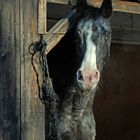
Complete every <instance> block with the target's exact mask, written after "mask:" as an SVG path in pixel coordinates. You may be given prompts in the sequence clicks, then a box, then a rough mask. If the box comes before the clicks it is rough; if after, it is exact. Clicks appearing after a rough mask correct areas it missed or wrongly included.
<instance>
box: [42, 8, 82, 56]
mask: <svg viewBox="0 0 140 140" xmlns="http://www.w3.org/2000/svg"><path fill="white" fill-rule="evenodd" d="M78 17H79V15H78V14H77V13H76V10H75V9H74V10H72V11H70V13H69V14H68V15H67V16H66V17H64V18H62V19H61V20H59V21H58V23H57V24H55V26H53V28H52V29H51V30H50V31H49V32H48V33H47V34H46V35H45V36H44V40H45V41H46V43H47V48H46V51H45V52H46V55H47V54H48V53H49V52H50V51H51V50H52V49H53V48H54V47H55V45H56V44H57V43H58V42H59V41H60V40H61V39H62V37H64V35H65V34H66V33H67V31H68V30H70V29H71V28H72V27H73V26H74V25H75V23H76V21H77V20H78Z"/></svg>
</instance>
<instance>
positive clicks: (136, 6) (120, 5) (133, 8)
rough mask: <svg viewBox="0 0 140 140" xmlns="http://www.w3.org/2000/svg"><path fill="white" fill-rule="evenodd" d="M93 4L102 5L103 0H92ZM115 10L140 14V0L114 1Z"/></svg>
mask: <svg viewBox="0 0 140 140" xmlns="http://www.w3.org/2000/svg"><path fill="white" fill-rule="evenodd" d="M90 1H91V2H90V3H91V5H95V6H96V7H100V6H101V3H102V0H90ZM112 3H113V10H114V11H120V12H128V13H134V14H140V3H138V2H128V1H120V0H117V1H113V2H112Z"/></svg>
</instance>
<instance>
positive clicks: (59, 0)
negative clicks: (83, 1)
mask: <svg viewBox="0 0 140 140" xmlns="http://www.w3.org/2000/svg"><path fill="white" fill-rule="evenodd" d="M48 2H49V3H59V4H68V3H69V0H48Z"/></svg>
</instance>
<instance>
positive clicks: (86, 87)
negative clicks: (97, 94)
mask: <svg viewBox="0 0 140 140" xmlns="http://www.w3.org/2000/svg"><path fill="white" fill-rule="evenodd" d="M78 85H79V87H80V88H81V89H82V90H83V91H94V90H95V89H96V87H97V85H98V83H96V84H93V85H85V84H83V83H79V82H78Z"/></svg>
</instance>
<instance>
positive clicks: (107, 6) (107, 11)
mask: <svg viewBox="0 0 140 140" xmlns="http://www.w3.org/2000/svg"><path fill="white" fill-rule="evenodd" d="M101 14H102V16H103V17H105V18H109V17H110V16H111V14H112V0H103V3H102V6H101Z"/></svg>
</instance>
